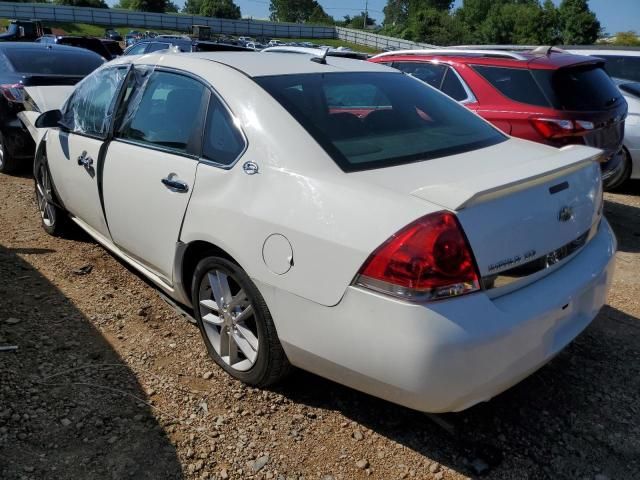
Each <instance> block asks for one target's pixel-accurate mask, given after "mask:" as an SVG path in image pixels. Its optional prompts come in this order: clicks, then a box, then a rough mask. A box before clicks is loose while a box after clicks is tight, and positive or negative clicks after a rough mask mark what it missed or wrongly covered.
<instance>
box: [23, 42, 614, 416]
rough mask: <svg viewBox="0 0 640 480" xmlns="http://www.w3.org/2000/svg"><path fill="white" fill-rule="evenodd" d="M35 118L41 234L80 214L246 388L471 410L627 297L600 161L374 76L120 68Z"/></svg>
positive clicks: (142, 64) (414, 85)
mask: <svg viewBox="0 0 640 480" xmlns="http://www.w3.org/2000/svg"><path fill="white" fill-rule="evenodd" d="M36 125H37V126H38V127H39V128H48V129H49V130H48V132H47V134H46V136H45V137H44V139H43V140H42V142H41V143H40V145H39V147H38V151H37V155H36V161H35V176H36V195H37V197H38V200H39V207H40V213H41V215H42V222H43V226H44V228H45V229H46V230H47V232H49V233H51V234H56V235H57V234H60V233H62V232H63V228H64V226H65V222H66V221H68V220H69V219H70V220H72V221H74V222H75V223H77V224H78V225H80V226H81V227H82V228H83V229H85V230H86V231H87V232H88V233H89V234H90V235H92V236H93V237H94V238H95V239H96V240H97V241H98V242H100V243H101V244H102V245H104V246H105V247H106V248H107V249H109V250H110V251H111V252H113V253H114V254H115V255H117V256H118V257H120V258H122V259H123V260H124V261H126V262H127V263H129V264H130V265H132V266H133V267H134V268H135V269H137V270H138V271H139V272H141V273H142V274H143V275H144V276H145V277H147V278H148V279H150V280H151V281H152V282H154V283H155V284H156V285H158V286H159V287H160V288H161V289H162V290H164V291H165V292H166V293H167V294H168V295H170V296H171V297H172V298H173V299H175V300H176V301H178V302H180V303H182V304H184V305H186V306H191V307H193V311H194V315H195V317H196V319H197V321H198V325H199V327H200V330H201V332H202V336H203V339H204V342H205V345H206V347H207V349H208V351H209V353H210V354H211V356H212V358H213V359H214V360H215V361H216V362H217V363H218V365H220V366H221V367H222V368H223V369H224V370H226V371H227V372H228V373H229V374H231V375H232V376H234V377H236V378H238V379H240V380H242V381H244V382H246V383H248V384H250V385H254V386H264V385H268V384H271V383H273V382H275V381H277V380H279V379H280V378H282V377H283V376H284V375H285V374H286V373H287V372H288V371H289V369H290V366H291V365H293V366H297V367H300V368H302V369H306V370H309V371H311V372H314V373H317V374H318V375H321V376H324V377H327V378H330V379H332V380H335V381H337V382H340V383H343V384H345V385H349V386H351V387H353V388H356V389H359V390H362V391H364V392H367V393H370V394H372V395H376V396H379V397H382V398H385V399H387V400H390V401H392V402H396V403H398V404H402V405H406V406H408V407H411V408H414V409H418V410H422V411H429V412H445V411H458V410H462V409H465V408H467V407H470V406H472V405H474V404H476V403H478V402H481V401H485V400H488V399H490V398H491V397H493V396H495V395H497V394H498V393H500V392H502V391H503V390H505V389H507V388H509V387H510V386H511V385H514V384H515V383H517V382H519V381H520V380H522V379H523V378H525V377H526V376H527V375H529V374H531V373H532V372H534V371H535V370H536V369H538V368H540V367H541V366H542V365H544V364H545V363H546V362H548V361H549V360H551V359H552V358H553V357H554V356H555V355H556V354H557V353H558V352H559V351H560V350H562V349H563V348H564V347H565V346H566V345H567V344H568V343H569V342H571V341H572V340H573V339H574V338H575V337H576V336H577V335H578V334H580V332H581V331H582V330H583V329H584V328H586V327H587V326H588V325H589V323H590V322H591V321H592V320H593V318H594V317H595V316H596V314H597V313H598V311H599V310H600V308H601V307H602V305H603V304H604V302H605V299H606V295H607V290H608V288H609V285H610V282H611V278H612V273H613V258H614V253H615V249H616V241H615V238H614V235H613V233H612V231H611V228H610V227H609V224H608V223H607V221H606V219H605V218H604V217H603V215H602V207H603V198H602V182H601V178H600V169H599V168H598V165H597V164H596V163H595V162H594V159H597V158H598V156H599V155H600V151H599V150H596V149H592V148H589V147H584V146H569V147H565V148H563V149H559V150H558V149H555V148H552V147H548V146H544V145H541V144H533V143H531V142H526V141H522V140H518V139H513V138H510V137H508V136H507V135H505V134H503V133H501V132H500V131H499V130H497V129H496V128H494V127H493V126H491V125H490V124H489V123H487V122H485V121H484V120H482V119H481V118H479V117H478V116H476V115H474V114H473V113H471V112H469V111H468V110H467V109H465V108H464V107H463V106H460V105H458V104H457V103H456V102H455V101H453V100H451V99H450V98H448V97H447V96H446V95H444V94H442V93H440V92H438V91H437V90H435V89H433V88H431V87H429V86H427V85H426V84H424V83H422V82H420V81H417V80H415V79H413V78H412V77H410V76H407V75H404V74H403V73H401V72H399V71H397V70H393V69H391V68H388V67H385V66H382V65H377V64H373V63H367V62H361V61H355V60H348V59H342V58H335V57H327V58H322V57H318V56H311V55H305V54H299V55H289V54H276V53H272V54H269V55H265V54H260V53H255V54H254V53H242V54H236V53H194V54H179V55H178V54H171V53H165V54H160V53H156V54H152V55H145V56H139V57H126V58H122V59H119V60H116V61H114V62H111V63H110V64H108V65H106V66H105V67H103V68H101V69H99V70H98V71H96V72H94V73H93V74H92V75H90V76H89V77H88V78H87V79H85V80H84V81H83V82H81V83H80V84H79V85H78V87H77V88H76V90H75V91H74V93H73V94H72V95H71V97H70V99H69V100H68V101H67V103H66V105H65V106H64V108H63V109H62V111H50V112H47V113H45V114H43V115H42V116H41V117H40V118H39V119H38V121H37V122H36Z"/></svg>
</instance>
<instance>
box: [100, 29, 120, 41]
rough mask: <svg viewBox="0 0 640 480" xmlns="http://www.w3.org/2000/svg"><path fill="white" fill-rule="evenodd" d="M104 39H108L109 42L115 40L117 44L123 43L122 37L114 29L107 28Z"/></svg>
mask: <svg viewBox="0 0 640 480" xmlns="http://www.w3.org/2000/svg"><path fill="white" fill-rule="evenodd" d="M104 38H108V39H109V40H115V41H116V42H121V41H122V35H120V34H119V33H118V31H117V30H114V29H113V28H107V29H106V30H105V31H104Z"/></svg>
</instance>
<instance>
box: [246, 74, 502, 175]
mask: <svg viewBox="0 0 640 480" xmlns="http://www.w3.org/2000/svg"><path fill="white" fill-rule="evenodd" d="M255 81H256V82H257V83H258V84H259V85H261V86H262V87H263V88H264V89H265V90H266V91H267V92H268V93H269V94H271V95H272V96H273V97H274V98H275V99H276V100H277V101H278V102H279V103H280V104H281V105H282V106H283V107H284V108H285V109H286V110H287V111H288V112H289V113H290V114H291V115H292V116H293V117H294V118H295V119H296V120H297V121H298V122H299V123H300V124H301V125H302V126H303V127H304V128H305V129H306V130H307V132H308V133H309V134H310V135H311V136H312V137H313V138H314V139H315V140H316V141H317V142H318V143H319V144H320V145H321V146H322V147H323V148H324V150H325V151H326V152H327V154H329V156H331V158H332V159H333V160H334V161H335V162H336V163H337V164H338V166H340V168H342V170H344V171H346V172H351V171H359V170H367V169H371V168H382V167H387V166H392V165H400V164H405V163H410V162H417V161H424V160H429V159H432V158H438V157H444V156H447V155H453V154H457V153H463V152H468V151H472V150H476V149H479V148H483V147H488V146H490V145H495V144H497V143H500V142H502V141H504V140H506V137H505V136H504V135H502V134H501V133H500V132H499V131H498V130H496V129H495V128H493V127H492V126H490V125H489V124H488V123H486V122H485V121H483V120H481V119H480V118H478V117H476V116H475V115H474V114H472V113H471V112H470V111H469V110H467V109H466V108H465V107H463V106H461V105H459V104H458V103H457V102H455V101H454V100H452V99H450V98H447V97H446V96H444V95H441V94H440V93H438V92H435V91H434V90H433V89H432V88H429V87H428V86H426V85H425V84H424V83H423V82H421V81H418V80H416V79H414V78H411V77H409V76H407V75H402V74H400V73H393V72H384V73H382V72H360V73H355V72H349V73H337V72H336V73H326V74H300V75H278V76H267V77H257V78H255Z"/></svg>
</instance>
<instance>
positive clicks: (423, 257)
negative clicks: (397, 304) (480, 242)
mask: <svg viewBox="0 0 640 480" xmlns="http://www.w3.org/2000/svg"><path fill="white" fill-rule="evenodd" d="M355 284H356V285H359V286H362V287H366V288H369V289H371V290H375V291H378V292H382V293H386V294H388V295H393V296H394V297H399V298H403V299H406V300H412V301H425V300H437V299H441V298H448V297H454V296H458V295H463V294H465V293H470V292H474V291H476V290H478V289H479V288H480V282H479V275H478V271H477V269H476V266H475V261H474V258H473V254H472V253H471V249H470V247H469V244H468V242H467V239H466V237H465V235H464V233H463V231H462V227H461V226H460V224H459V223H458V220H457V218H456V217H455V215H453V214H452V213H449V212H437V213H433V214H430V215H427V216H425V217H422V218H419V219H418V220H416V221H415V222H413V223H411V224H409V225H407V226H406V227H405V228H403V229H402V230H400V231H399V232H398V233H396V234H395V235H393V236H392V237H391V238H389V239H388V240H387V241H386V242H384V243H383V244H382V245H380V246H379V247H378V248H377V249H376V250H375V251H374V252H373V253H372V254H371V255H370V256H369V258H368V259H367V261H366V262H365V263H364V265H363V266H362V268H361V269H360V271H359V272H358V275H357V277H356V279H355Z"/></svg>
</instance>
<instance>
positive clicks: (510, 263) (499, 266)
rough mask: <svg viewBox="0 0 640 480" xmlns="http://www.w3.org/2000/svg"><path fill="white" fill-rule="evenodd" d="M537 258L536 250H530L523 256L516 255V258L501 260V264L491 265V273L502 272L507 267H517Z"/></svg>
mask: <svg viewBox="0 0 640 480" xmlns="http://www.w3.org/2000/svg"><path fill="white" fill-rule="evenodd" d="M535 256H536V251H535V250H528V251H526V252H524V253H523V254H522V255H516V256H514V257H509V258H505V259H502V260H500V261H499V262H496V263H492V264H491V265H489V271H490V272H495V271H496V270H502V269H504V268H507V267H515V266H516V265H519V264H521V263H522V262H523V261H524V262H526V261H529V260H531V259H532V258H533V257H535Z"/></svg>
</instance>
